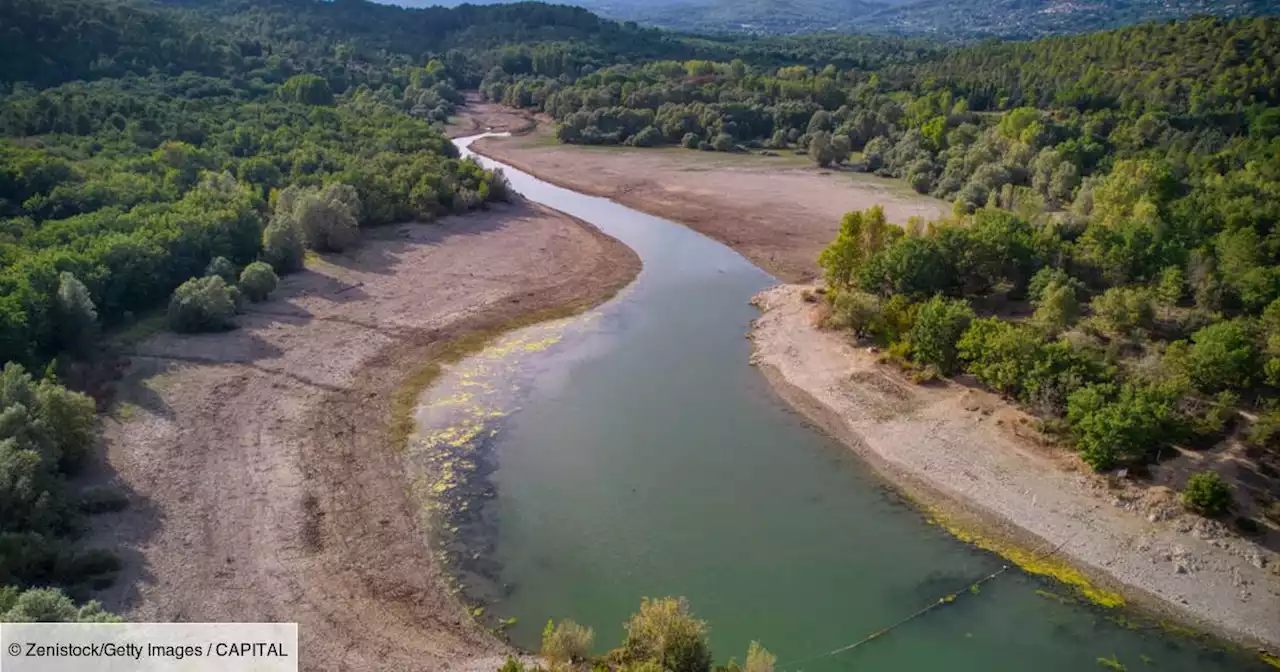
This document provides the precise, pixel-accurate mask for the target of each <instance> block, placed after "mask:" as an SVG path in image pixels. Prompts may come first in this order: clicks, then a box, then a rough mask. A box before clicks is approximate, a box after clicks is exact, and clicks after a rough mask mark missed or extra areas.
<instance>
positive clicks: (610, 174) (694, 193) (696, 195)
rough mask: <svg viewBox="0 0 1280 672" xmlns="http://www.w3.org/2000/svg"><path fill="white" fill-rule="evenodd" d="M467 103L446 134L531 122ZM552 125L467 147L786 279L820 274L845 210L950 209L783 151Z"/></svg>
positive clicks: (933, 215) (935, 213)
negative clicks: (611, 141)
mask: <svg viewBox="0 0 1280 672" xmlns="http://www.w3.org/2000/svg"><path fill="white" fill-rule="evenodd" d="M468 109H469V110H470V112H468V114H470V115H472V116H468V117H466V120H467V121H466V124H463V125H461V126H460V127H458V130H456V131H453V132H456V133H459V134H461V133H463V132H464V131H463V129H475V128H481V129H483V128H485V127H490V126H491V127H493V128H495V129H500V130H501V129H512V130H514V132H517V133H520V132H522V131H521V128H522V126H524V127H525V128H526V129H527V125H528V124H529V123H530V122H531V120H530V119H529V118H528V117H524V118H523V121H516V120H515V117H516V116H517V115H514V113H512V112H511V111H510V110H508V109H506V108H503V107H501V106H495V105H483V106H482V105H478V104H477V105H473V106H472V107H470V108H468ZM476 119H479V121H476ZM468 124H470V125H468ZM550 129H551V126H550V125H549V124H548V123H547V122H546V120H542V121H540V122H539V123H537V126H536V128H534V129H533V130H532V131H531V132H527V133H525V134H523V135H517V136H514V137H510V138H485V139H483V140H480V141H479V142H477V143H475V144H474V145H473V146H472V149H474V150H476V151H477V152H480V153H481V154H484V155H486V156H489V157H491V158H493V159H496V160H498V161H502V162H504V163H507V164H509V165H511V166H514V167H516V168H519V169H520V170H523V171H525V172H527V173H531V174H533V175H536V176H538V177H539V178H541V179H543V180H546V181H548V182H552V183H554V184H557V185H560V186H562V187H565V188H568V189H573V190H574V191H578V192H582V193H585V194H591V195H594V196H603V197H605V198H610V199H612V200H614V201H617V202H618V203H622V204H623V205H626V206H628V207H631V208H635V209H637V210H640V211H643V212H647V213H649V214H652V215H656V216H658V217H663V218H666V219H669V220H672V221H675V222H680V223H681V224H685V225H686V226H688V227H690V228H692V229H694V230H695V231H698V232H700V233H703V234H705V235H707V236H710V237H712V238H715V239H716V240H719V241H720V242H722V243H725V244H726V245H729V246H730V247H732V248H734V249H735V250H737V251H738V252H739V253H740V254H742V255H743V256H745V257H747V258H748V259H750V260H751V261H752V263H754V264H756V265H757V266H759V267H761V268H763V269H765V270H766V271H768V272H769V273H771V274H773V275H775V276H777V277H779V278H782V279H784V280H787V281H789V282H801V281H807V280H810V279H812V278H814V277H816V276H817V275H818V264H817V259H818V253H819V252H821V251H822V248H824V247H826V246H827V245H828V244H829V243H830V242H831V241H832V239H834V238H835V237H836V233H837V232H838V231H839V228H840V218H841V217H843V216H844V214H845V213H847V212H849V211H851V210H864V209H866V208H869V207H871V206H874V205H883V206H884V209H885V214H886V215H887V216H888V218H889V220H890V221H892V222H895V223H905V222H906V221H907V220H908V219H910V218H911V217H923V218H925V219H937V218H939V217H940V216H942V215H943V214H946V213H949V212H950V209H951V208H950V205H949V204H947V203H945V202H943V201H939V200H937V199H934V198H929V197H927V196H921V195H919V194H916V193H915V192H913V191H911V190H910V188H908V187H907V186H906V184H905V183H904V182H901V181H898V180H886V179H882V178H877V177H874V176H871V175H865V174H861V173H853V172H848V171H845V172H842V171H833V170H819V169H818V168H817V167H816V166H814V165H813V163H812V162H811V161H809V159H808V157H804V156H796V155H794V154H793V153H789V152H784V153H782V154H781V155H779V156H761V155H756V154H753V155H745V154H725V153H723V152H699V151H691V150H687V149H680V148H663V149H639V148H633V147H583V146H578V145H560V144H557V143H556V141H555V138H554V137H551V136H550ZM477 132H478V131H477Z"/></svg>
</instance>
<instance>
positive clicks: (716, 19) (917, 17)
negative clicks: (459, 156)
mask: <svg viewBox="0 0 1280 672" xmlns="http://www.w3.org/2000/svg"><path fill="white" fill-rule="evenodd" d="M496 1H498V0H481V3H480V4H493V3H494V2H496ZM567 2H568V4H573V5H578V6H580V7H585V8H587V9H589V10H591V11H592V12H595V13H597V14H599V15H600V16H604V17H608V18H611V19H617V20H619V21H635V22H637V23H640V24H643V25H650V26H657V27H659V28H666V29H670V30H680V31H693V32H711V33H716V32H727V33H749V34H761V35H770V34H772V35H798V34H804V33H820V32H840V33H876V34H892V35H905V36H914V37H924V36H927V37H935V38H942V39H946V40H972V39H982V38H988V37H999V38H1006V39H1034V38H1037V37H1044V36H1047V35H1062V34H1071V33H1087V32H1092V31H1097V30H1106V29H1110V28H1118V27H1121V26H1127V25H1132V24H1135V23H1142V22H1144V21H1156V20H1166V19H1182V18H1187V17H1191V16H1195V15H1200V14H1209V15H1213V16H1222V17H1236V16H1265V15H1273V14H1276V13H1278V12H1280V3H1278V2H1276V0H1227V1H1225V2H1219V1H1217V0H837V1H835V2H821V1H820V0H749V1H747V2H735V1H732V0H657V1H655V2H648V1H644V0H567ZM394 4H402V5H406V6H427V5H432V4H444V5H456V4H460V3H459V2H457V0H399V1H397V2H395V3H394Z"/></svg>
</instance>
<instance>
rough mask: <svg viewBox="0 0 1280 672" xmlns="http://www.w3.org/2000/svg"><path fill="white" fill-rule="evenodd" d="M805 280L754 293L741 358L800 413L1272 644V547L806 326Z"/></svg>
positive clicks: (1214, 625)
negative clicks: (749, 349)
mask: <svg viewBox="0 0 1280 672" xmlns="http://www.w3.org/2000/svg"><path fill="white" fill-rule="evenodd" d="M809 289H810V288H807V287H804V286H796V285H783V286H780V287H776V288H774V289H771V290H767V291H765V292H762V293H761V294H759V295H757V297H756V299H755V302H756V304H757V305H758V306H759V307H760V308H761V310H762V311H763V314H762V316H761V317H760V318H759V319H758V320H757V321H756V322H755V324H754V326H753V329H752V333H751V338H752V340H753V342H754V354H753V356H752V361H753V363H755V364H758V365H759V366H761V368H762V369H763V370H764V372H765V373H766V375H768V377H769V378H770V380H771V381H772V382H773V383H774V384H775V387H776V388H777V389H778V390H779V392H780V393H781V394H782V396H783V397H784V398H786V399H787V401H788V402H790V403H791V404H793V405H794V406H796V407H797V408H798V409H800V410H801V411H802V412H804V413H805V415H807V416H808V417H809V418H810V419H812V420H813V421H814V422H816V423H817V424H819V425H820V426H822V427H823V428H824V429H826V430H828V431H829V432H831V433H832V434H834V435H835V436H837V437H838V438H840V439H841V440H842V441H844V442H845V443H846V444H847V445H849V446H850V447H851V448H853V449H854V450H855V451H856V452H858V453H859V454H860V455H861V456H863V457H864V458H866V459H867V460H868V462H869V463H870V464H872V465H873V466H875V467H876V468H877V469H878V470H880V471H881V472H883V473H884V474H885V475H886V476H887V477H888V478H890V480H893V481H894V482H896V483H897V484H899V485H900V486H902V487H903V488H904V489H905V490H906V491H907V492H908V494H910V495H912V496H913V497H915V498H917V499H919V500H921V501H923V502H925V503H926V504H931V505H935V506H938V507H939V508H941V509H943V510H944V512H945V513H947V514H948V515H950V516H952V517H954V518H957V519H959V520H962V521H963V523H962V524H961V527H968V528H970V529H976V530H977V531H978V533H979V534H980V535H984V536H986V535H989V536H991V537H994V538H1004V539H1011V540H1013V541H1014V543H1015V544H1019V545H1021V546H1023V547H1024V548H1032V547H1034V548H1045V549H1055V548H1056V549H1059V551H1058V552H1059V554H1060V555H1061V556H1062V557H1063V558H1065V559H1066V560H1068V561H1069V563H1070V564H1071V565H1073V566H1075V567H1079V568H1082V569H1084V570H1086V573H1087V574H1088V575H1089V576H1090V577H1091V578H1093V579H1094V580H1095V581H1096V582H1098V583H1100V584H1101V585H1103V586H1107V587H1112V588H1119V589H1120V590H1121V592H1123V593H1124V594H1125V595H1126V596H1129V597H1130V598H1131V599H1136V600H1138V601H1139V602H1141V603H1143V604H1144V605H1145V606H1147V607H1149V608H1152V609H1155V610H1156V611H1157V612H1161V613H1168V614H1171V615H1172V616H1174V617H1176V618H1178V619H1179V620H1185V621H1188V622H1191V623H1194V624H1196V625H1198V626H1200V627H1201V628H1203V629H1205V630H1209V631H1212V632H1216V633H1219V634H1223V635H1226V636H1228V637H1230V638H1232V639H1235V640H1237V641H1242V642H1245V643H1249V644H1258V645H1263V646H1266V647H1268V648H1270V649H1271V650H1272V651H1276V650H1280V618H1277V615H1278V614H1280V554H1277V553H1276V552H1275V551H1274V550H1273V549H1269V548H1267V547H1266V545H1265V544H1259V543H1255V541H1253V540H1249V539H1245V538H1242V537H1240V536H1239V535H1237V534H1235V533H1233V532H1232V531H1231V530H1229V529H1228V528H1226V527H1225V526H1224V525H1222V524H1221V523H1219V522H1217V521H1209V520H1205V519H1202V518H1199V517H1197V516H1194V515H1191V514H1187V513H1184V512H1182V511H1181V509H1180V507H1179V506H1178V504H1177V500H1176V497H1175V496H1174V493H1173V491H1172V490H1170V489H1169V488H1167V487H1164V486H1162V485H1159V484H1157V485H1153V486H1147V487H1139V486H1134V485H1129V484H1125V483H1122V482H1119V481H1116V480H1114V479H1108V478H1105V477H1101V476H1097V475H1094V474H1092V473H1090V472H1089V471H1088V469H1087V468H1086V467H1085V466H1084V465H1083V464H1082V463H1081V462H1080V461H1079V459H1078V457H1076V456H1075V455H1073V454H1071V453H1070V452H1069V451H1066V450H1064V449H1062V448H1060V447H1057V446H1055V445H1053V444H1052V443H1051V442H1048V441H1045V440H1044V439H1043V437H1041V436H1040V435H1039V434H1038V433H1037V432H1036V430H1035V421H1034V418H1032V417H1030V416H1028V415H1027V414H1026V413H1023V412H1022V411H1020V410H1019V409H1017V408H1015V407H1013V406H1011V405H1010V404H1008V403H1006V402H1004V401H1003V400H1001V399H1000V398H999V397H998V396H996V395H994V394H991V393H988V392H985V391H982V390H979V389H974V388H972V387H968V386H966V385H963V384H961V383H959V382H947V383H943V384H934V385H928V386H922V385H915V384H913V383H911V382H910V381H909V380H908V379H907V378H906V377H905V376H904V375H903V374H902V373H901V372H900V371H898V370H896V368H894V367H893V366H892V365H888V364H882V363H880V361H879V357H878V356H877V354H875V353H873V352H871V351H870V350H868V349H866V348H859V347H855V345H854V344H852V343H850V342H849V341H848V340H847V339H846V338H845V337H843V336H841V335H840V334H836V333H833V332H828V331H823V330H821V329H819V328H818V327H817V326H815V320H816V319H817V317H818V312H819V310H820V309H819V308H818V307H817V306H816V305H815V304H814V303H810V302H806V301H805V300H804V294H805V293H806V292H807V291H809ZM1179 459H1181V458H1179ZM1159 480H1160V479H1157V482H1159Z"/></svg>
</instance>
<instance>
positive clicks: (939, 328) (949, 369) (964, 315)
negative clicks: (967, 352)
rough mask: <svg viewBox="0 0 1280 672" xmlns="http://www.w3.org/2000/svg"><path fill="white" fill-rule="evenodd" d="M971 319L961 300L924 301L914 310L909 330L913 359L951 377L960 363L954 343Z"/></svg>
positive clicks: (970, 312)
mask: <svg viewBox="0 0 1280 672" xmlns="http://www.w3.org/2000/svg"><path fill="white" fill-rule="evenodd" d="M973 318H974V315H973V309H972V308H970V307H969V303H968V302H967V301H964V300H962V299H945V298H943V297H941V296H934V297H933V298H932V299H929V300H928V301H925V302H924V303H923V304H921V305H920V308H919V310H917V311H916V316H915V324H914V325H912V327H911V336H910V341H911V351H912V358H913V359H914V360H915V361H917V362H919V363H921V364H931V365H933V366H936V367H937V368H938V371H939V372H941V373H942V374H943V375H951V374H952V373H954V372H955V369H956V365H957V363H958V360H959V354H958V351H957V350H956V343H957V342H959V340H960V337H961V336H962V335H963V334H964V332H965V331H966V330H967V329H968V328H969V324H970V323H971V322H972V321H973Z"/></svg>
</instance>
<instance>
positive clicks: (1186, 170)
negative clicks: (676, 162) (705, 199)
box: [481, 17, 1280, 527]
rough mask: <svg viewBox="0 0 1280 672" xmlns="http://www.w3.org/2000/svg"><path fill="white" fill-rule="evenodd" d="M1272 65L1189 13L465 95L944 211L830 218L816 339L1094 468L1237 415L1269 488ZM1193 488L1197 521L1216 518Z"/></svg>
mask: <svg viewBox="0 0 1280 672" xmlns="http://www.w3.org/2000/svg"><path fill="white" fill-rule="evenodd" d="M1278 56H1280V21H1277V20H1275V19H1271V18H1251V19H1234V20H1225V19H1217V18H1208V17H1202V18H1196V19H1192V20H1188V21H1178V22H1163V23H1148V24H1143V25H1139V26H1134V27H1131V28H1126V29H1122V30H1118V31H1114V32H1108V33H1098V34H1093V35H1085V36H1074V37H1058V38H1051V39H1044V40H1039V41H1035V42H986V43H983V44H980V45H975V46H969V47H960V48H949V49H944V51H943V52H942V54H941V55H938V56H936V57H923V58H917V59H915V60H912V61H910V62H907V61H895V60H894V59H892V58H889V59H887V60H886V61H885V62H884V64H883V65H881V66H880V67H875V68H869V69H858V68H842V67H839V66H836V65H834V64H832V65H828V66H824V67H820V68H819V67H813V66H809V65H799V64H797V65H793V66H786V67H760V66H756V65H753V64H751V63H748V62H746V61H744V60H742V59H733V60H730V61H709V60H685V61H676V60H664V61H655V62H651V63H647V64H644V65H620V66H615V67H611V68H606V69H603V70H599V71H597V72H593V73H590V74H587V75H584V76H582V77H579V78H577V79H576V80H572V81H567V80H565V79H564V78H550V77H545V76H537V75H511V74H509V73H505V72H499V71H498V70H497V69H494V70H492V71H491V72H489V73H487V74H486V76H485V80H484V81H483V82H482V84H481V90H482V92H483V93H484V95H486V96H488V97H489V98H491V99H493V100H500V101H502V102H504V103H507V104H510V105H516V106H520V107H526V108H532V109H536V110H539V111H542V112H545V113H547V114H550V115H551V116H553V117H554V118H555V119H556V120H557V121H558V122H559V125H558V128H557V137H558V139H559V140H560V141H561V142H564V143H580V144H604V145H609V144H621V145H628V146H635V147H655V146H675V147H684V148H687V149H689V150H693V151H723V152H758V153H778V152H788V153H792V152H793V153H796V154H806V155H808V156H809V157H810V158H811V159H812V160H813V161H814V162H816V163H817V164H819V165H820V166H822V167H824V168H828V169H836V170H844V171H861V172H871V173H875V174H877V175H881V176H885V177H892V178H901V179H904V180H906V181H907V183H908V184H909V185H910V186H911V187H912V188H913V189H915V190H916V191H918V192H920V193H922V194H929V195H932V196H935V197H938V198H943V199H946V200H948V201H950V202H951V203H952V204H953V214H952V216H951V217H948V218H945V219H943V220H941V221H936V222H923V221H912V222H909V223H906V226H904V227H899V226H893V225H891V224H889V223H888V222H886V221H885V218H884V214H883V212H881V211H880V210H879V209H872V210H870V211H866V212H855V213H850V214H849V215H848V216H846V217H845V219H844V221H843V222H842V225H841V231H840V235H839V237H838V238H837V239H836V240H835V241H834V242H833V243H832V245H831V246H830V247H829V248H828V249H827V250H826V252H825V253H824V254H823V256H822V258H821V260H820V262H821V265H822V267H823V269H824V271H825V275H826V301H827V303H828V306H829V307H828V310H829V317H828V322H829V324H830V325H831V326H833V327H836V328H841V329H847V330H850V331H851V332H853V333H854V334H855V335H856V336H858V337H860V338H862V339H865V340H866V341H868V342H871V343H874V344H877V345H879V346H880V347H883V348H886V351H887V356H889V357H890V358H891V359H894V360H895V361H897V362H899V363H900V364H902V365H903V366H905V367H907V368H908V369H909V370H911V371H912V372H913V375H915V376H916V377H917V379H920V380H928V379H932V378H936V377H945V376H953V375H958V374H969V375H972V376H973V377H974V378H976V380H977V381H979V382H980V383H981V384H983V385H984V386H986V387H988V388H991V389H994V390H996V391H999V392H1001V393H1003V394H1005V395H1007V396H1008V397H1010V398H1012V399H1015V400H1017V401H1018V402H1020V403H1021V404H1023V405H1024V406H1025V407H1026V408H1027V409H1029V410H1031V411H1033V412H1034V413H1035V414H1036V415H1037V416H1039V417H1040V418H1041V420H1042V425H1043V428H1044V429H1045V430H1046V431H1047V432H1048V433H1050V434H1052V435H1056V436H1057V437H1059V438H1060V439H1061V440H1062V441H1064V442H1066V443H1068V444H1069V445H1073V446H1075V447H1076V448H1077V449H1078V450H1079V452H1080V454H1081V456H1082V457H1083V459H1084V460H1085V461H1086V462H1087V463H1088V464H1089V465H1091V466H1092V467H1094V468H1095V469H1097V470H1099V471H1107V470H1112V469H1115V468H1120V467H1123V468H1128V469H1131V470H1141V469H1143V468H1144V466H1145V465H1147V464H1149V463H1150V462H1151V461H1152V460H1155V459H1158V458H1159V456H1160V455H1161V453H1162V449H1163V448H1164V447H1166V446H1168V445H1170V444H1171V443H1177V444H1179V445H1191V446H1208V445H1212V444H1213V443H1215V442H1216V441H1218V440H1220V439H1221V438H1223V437H1224V436H1226V435H1228V434H1230V433H1232V432H1233V431H1235V430H1236V429H1237V427H1239V422H1240V421H1239V418H1240V417H1241V416H1240V415H1239V413H1238V412H1240V411H1243V412H1244V413H1245V414H1247V415H1249V416H1250V417H1256V418H1257V420H1256V421H1254V422H1252V423H1249V424H1248V426H1247V427H1246V428H1244V429H1243V430H1242V432H1243V434H1242V435H1243V436H1244V438H1245V441H1246V442H1247V443H1248V444H1249V445H1250V446H1251V448H1250V450H1252V451H1254V452H1255V453H1256V454H1258V456H1259V458H1260V460H1261V462H1262V463H1263V465H1264V467H1263V468H1264V469H1267V470H1270V471H1271V473H1276V471H1277V470H1280V432H1278V431H1277V430H1278V429H1280V401H1277V391H1280V266H1277V263H1278V262H1280V256H1278V255H1280V232H1278V231H1277V230H1276V228H1275V225H1274V224H1275V222H1276V221H1277V217H1278V216H1280V161H1278V160H1277V159H1278V158H1280V106H1278V105H1280V70H1278V69H1277V68H1276V67H1275V63H1276V61H1277V57H1278ZM1210 481H1212V477H1211V476H1205V477H1204V478H1203V479H1201V480H1200V485H1202V486H1203V487H1205V488H1208V490H1209V491H1210V496H1209V499H1211V500H1213V501H1214V502H1215V503H1213V504H1209V505H1206V506H1204V507H1199V508H1201V509H1203V510H1204V511H1207V512H1212V513H1214V514H1221V513H1225V511H1226V504H1225V503H1223V502H1222V501H1221V497H1220V495H1221V493H1222V491H1223V488H1224V487H1225V486H1222V484H1221V483H1210ZM1198 487H1199V486H1198ZM1264 506H1269V508H1266V511H1268V514H1269V515H1270V516H1271V517H1274V518H1276V519H1280V505H1277V504H1276V503H1274V502H1271V503H1269V504H1267V503H1264ZM1193 508H1195V507H1194V506H1193ZM1242 525H1245V526H1246V527H1247V526H1248V523H1247V521H1246V522H1243V523H1242Z"/></svg>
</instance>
